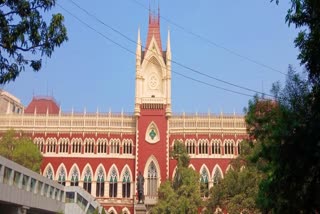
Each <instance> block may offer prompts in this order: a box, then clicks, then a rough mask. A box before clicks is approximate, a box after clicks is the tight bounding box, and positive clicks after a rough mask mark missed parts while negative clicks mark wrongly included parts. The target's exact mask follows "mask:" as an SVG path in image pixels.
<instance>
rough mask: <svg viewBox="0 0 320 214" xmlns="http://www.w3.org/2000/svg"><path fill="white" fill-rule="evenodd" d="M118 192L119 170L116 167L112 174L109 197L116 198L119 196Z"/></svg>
mask: <svg viewBox="0 0 320 214" xmlns="http://www.w3.org/2000/svg"><path fill="white" fill-rule="evenodd" d="M117 192H118V178H117V171H116V169H115V167H113V168H112V170H111V174H110V182H109V197H110V198H115V197H117Z"/></svg>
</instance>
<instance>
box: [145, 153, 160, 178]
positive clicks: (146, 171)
mask: <svg viewBox="0 0 320 214" xmlns="http://www.w3.org/2000/svg"><path fill="white" fill-rule="evenodd" d="M152 161H153V163H154V165H155V166H156V169H157V172H158V175H159V179H161V178H160V177H161V176H160V165H159V162H158V160H157V158H156V157H155V156H154V155H151V156H150V157H149V158H148V160H147V162H146V165H145V167H144V171H143V176H144V178H147V177H148V167H149V165H150V163H151V162H152Z"/></svg>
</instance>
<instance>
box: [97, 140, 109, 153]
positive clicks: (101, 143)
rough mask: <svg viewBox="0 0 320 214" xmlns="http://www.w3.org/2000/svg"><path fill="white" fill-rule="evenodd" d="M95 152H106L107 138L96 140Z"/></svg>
mask: <svg viewBox="0 0 320 214" xmlns="http://www.w3.org/2000/svg"><path fill="white" fill-rule="evenodd" d="M97 147H98V152H97V153H107V139H98V140H97Z"/></svg>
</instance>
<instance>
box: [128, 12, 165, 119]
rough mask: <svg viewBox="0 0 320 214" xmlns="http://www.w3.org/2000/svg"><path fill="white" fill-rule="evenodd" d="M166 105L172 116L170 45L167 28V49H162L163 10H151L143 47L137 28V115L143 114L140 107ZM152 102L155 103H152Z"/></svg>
mask: <svg viewBox="0 0 320 214" xmlns="http://www.w3.org/2000/svg"><path fill="white" fill-rule="evenodd" d="M145 104H146V105H148V106H149V108H152V107H156V108H159V107H160V106H163V107H165V111H166V116H171V47H170V32H169V31H168V39H167V50H166V51H163V50H162V43H161V35H160V13H159V9H158V14H156V13H155V12H151V10H150V12H149V26H148V35H147V42H146V45H145V46H144V47H143V46H142V43H141V38H140V29H139V30H138V42H137V51H136V95H135V110H134V112H135V115H136V116H140V112H141V107H143V106H144V105H145ZM151 104H152V105H151Z"/></svg>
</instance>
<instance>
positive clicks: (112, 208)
mask: <svg viewBox="0 0 320 214" xmlns="http://www.w3.org/2000/svg"><path fill="white" fill-rule="evenodd" d="M112 212H113V213H114V214H118V213H117V211H116V209H115V208H114V207H110V208H109V209H108V213H112Z"/></svg>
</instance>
